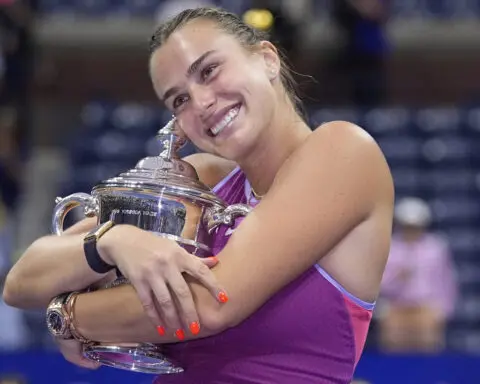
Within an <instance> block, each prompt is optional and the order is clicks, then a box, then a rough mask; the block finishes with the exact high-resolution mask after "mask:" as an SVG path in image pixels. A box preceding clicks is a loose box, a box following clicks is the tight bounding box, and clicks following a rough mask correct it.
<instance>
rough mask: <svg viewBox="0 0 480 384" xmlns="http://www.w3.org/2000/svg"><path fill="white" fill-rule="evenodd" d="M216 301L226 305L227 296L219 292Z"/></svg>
mask: <svg viewBox="0 0 480 384" xmlns="http://www.w3.org/2000/svg"><path fill="white" fill-rule="evenodd" d="M218 300H219V301H220V302H221V303H226V302H227V301H228V296H227V294H226V293H225V292H223V291H220V292H219V294H218Z"/></svg>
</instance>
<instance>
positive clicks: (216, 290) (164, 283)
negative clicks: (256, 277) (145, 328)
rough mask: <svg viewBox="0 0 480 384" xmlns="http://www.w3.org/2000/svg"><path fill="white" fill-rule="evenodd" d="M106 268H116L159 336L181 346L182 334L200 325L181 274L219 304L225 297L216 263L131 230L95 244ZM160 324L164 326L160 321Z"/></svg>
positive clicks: (121, 227) (112, 232) (118, 230)
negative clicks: (168, 334)
mask: <svg viewBox="0 0 480 384" xmlns="http://www.w3.org/2000/svg"><path fill="white" fill-rule="evenodd" d="M97 248H98V252H99V254H100V256H101V257H102V258H103V260H104V261H105V262H106V263H109V264H111V265H116V266H117V267H118V269H119V270H120V271H121V272H122V274H123V276H125V277H126V278H127V279H128V280H129V281H130V283H131V284H132V285H133V287H134V288H135V290H136V292H137V294H138V297H139V299H140V301H141V303H142V305H143V308H144V309H145V312H146V313H147V315H148V316H149V317H150V319H151V320H152V322H153V323H154V325H155V326H156V327H157V331H158V333H160V335H163V334H164V333H165V331H167V332H172V333H174V334H175V335H176V336H177V338H178V339H179V340H182V339H183V338H184V337H185V331H184V330H185V329H188V330H189V331H190V332H191V333H192V334H193V335H196V334H198V333H199V332H200V326H201V325H200V319H199V316H198V313H197V310H196V307H195V303H194V301H193V297H192V293H191V291H190V288H189V286H188V284H187V282H186V281H185V278H184V276H183V275H182V274H183V273H186V274H188V275H190V276H192V277H193V278H195V279H197V280H198V281H199V282H200V283H201V284H202V285H204V286H205V287H206V288H207V289H208V290H209V291H210V292H211V294H212V295H213V296H214V297H215V298H216V299H217V300H218V301H219V302H220V303H225V302H226V301H227V296H226V294H225V292H224V290H223V288H222V287H221V286H220V285H219V284H218V282H217V280H216V278H215V275H214V274H213V273H212V271H211V270H210V268H213V267H214V266H215V265H216V264H217V263H218V261H217V259H216V258H215V257H210V258H200V257H197V256H194V255H191V254H190V253H188V252H187V251H186V250H185V249H183V248H182V247H180V246H179V245H178V244H177V243H176V242H175V241H173V240H169V239H165V238H162V237H159V236H156V235H154V234H153V233H150V232H148V231H144V230H142V229H139V228H137V227H134V226H131V225H117V226H115V227H114V228H112V229H111V230H110V231H108V232H107V233H106V234H105V235H104V236H103V237H102V238H101V239H100V240H99V242H98V244H97ZM162 320H163V321H162Z"/></svg>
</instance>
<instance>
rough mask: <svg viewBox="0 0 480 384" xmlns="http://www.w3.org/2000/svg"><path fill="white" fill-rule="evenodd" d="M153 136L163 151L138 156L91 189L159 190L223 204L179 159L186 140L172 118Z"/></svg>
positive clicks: (189, 165)
mask: <svg viewBox="0 0 480 384" xmlns="http://www.w3.org/2000/svg"><path fill="white" fill-rule="evenodd" d="M156 138H157V139H158V140H159V141H160V142H161V144H162V145H163V151H162V152H161V153H160V154H159V155H158V156H149V157H145V158H143V159H141V160H140V161H139V162H138V163H137V165H136V166H135V168H132V169H130V170H129V171H127V172H123V173H121V174H120V175H118V176H116V177H113V178H110V179H107V180H105V181H102V182H101V183H99V184H98V185H96V186H95V187H94V188H93V192H95V191H96V192H99V193H101V192H100V191H101V190H104V189H105V188H106V189H111V188H122V190H125V189H131V190H135V191H142V192H144V193H147V194H148V193H152V192H155V191H159V190H162V191H163V192H167V193H170V194H173V195H179V196H183V197H190V198H193V199H199V198H200V199H202V200H207V201H211V202H212V203H217V204H223V202H222V200H221V199H219V198H218V197H217V196H216V195H215V194H214V193H213V192H212V191H211V189H210V188H208V187H207V186H206V185H205V184H203V183H202V182H201V181H200V180H199V178H198V174H197V171H196V170H195V168H194V167H193V166H192V165H191V164H190V163H188V162H186V161H184V160H182V159H180V158H179V156H178V150H179V149H180V148H181V147H182V146H183V145H184V144H185V143H186V142H187V138H186V137H185V136H184V135H183V134H181V133H179V132H178V131H176V130H175V118H173V119H172V120H170V121H169V122H168V123H167V125H165V127H163V128H162V129H160V130H159V131H158V134H157V136H156Z"/></svg>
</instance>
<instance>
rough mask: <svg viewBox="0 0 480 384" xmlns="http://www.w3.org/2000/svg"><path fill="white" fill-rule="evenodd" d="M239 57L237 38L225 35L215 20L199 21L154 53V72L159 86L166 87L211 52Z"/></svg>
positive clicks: (152, 62)
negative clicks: (167, 83) (237, 55)
mask: <svg viewBox="0 0 480 384" xmlns="http://www.w3.org/2000/svg"><path fill="white" fill-rule="evenodd" d="M212 50H214V51H217V52H219V53H222V52H224V53H227V52H228V53H229V55H231V54H235V52H237V53H238V52H240V51H241V50H242V48H241V46H240V44H239V43H238V42H237V40H236V39H235V37H233V36H231V35H229V34H227V33H225V32H223V31H222V30H221V29H220V28H219V27H218V26H217V25H216V24H215V23H214V22H213V21H210V20H195V21H192V22H189V23H188V24H186V25H185V26H183V27H181V28H180V29H178V30H177V31H175V32H174V33H172V34H171V35H170V37H169V38H168V39H167V41H166V42H165V43H164V44H163V45H162V46H161V47H160V48H159V49H157V51H156V52H155V53H154V54H153V56H152V58H151V63H150V65H151V70H152V75H153V77H154V80H155V83H156V84H157V85H159V86H160V85H161V86H162V87H163V86H165V84H166V82H167V81H168V82H169V83H170V82H171V81H172V80H174V79H177V78H178V76H184V75H185V73H186V71H187V69H188V67H189V66H190V65H191V64H192V63H193V62H194V61H195V60H197V59H198V58H199V57H200V56H201V55H203V54H204V53H205V52H208V51H212Z"/></svg>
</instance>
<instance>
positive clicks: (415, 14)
mask: <svg viewBox="0 0 480 384" xmlns="http://www.w3.org/2000/svg"><path fill="white" fill-rule="evenodd" d="M331 1H332V0H321V1H315V6H314V10H315V11H316V12H317V13H318V14H319V15H320V16H321V17H327V16H328V9H329V4H330V2H331ZM161 2H162V0H40V9H41V10H42V11H43V12H44V13H71V14H74V13H75V14H76V15H83V16H104V15H106V14H108V13H110V14H124V15H130V16H145V15H151V14H152V12H154V11H155V10H156V9H157V8H158V7H159V5H160V4H161ZM214 3H217V5H222V6H224V7H228V2H226V1H223V2H222V1H215V2H214ZM236 3H237V4H238V3H241V4H240V6H239V5H237V4H236V5H235V7H236V8H237V7H240V8H243V9H247V8H248V6H249V2H248V1H245V0H242V1H238V0H237V1H236ZM325 10H327V12H325ZM479 14H480V1H478V0H463V1H459V0H409V1H406V0H393V1H392V17H393V18H427V19H429V18H437V19H438V18H440V19H450V18H475V17H478V15H479Z"/></svg>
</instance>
